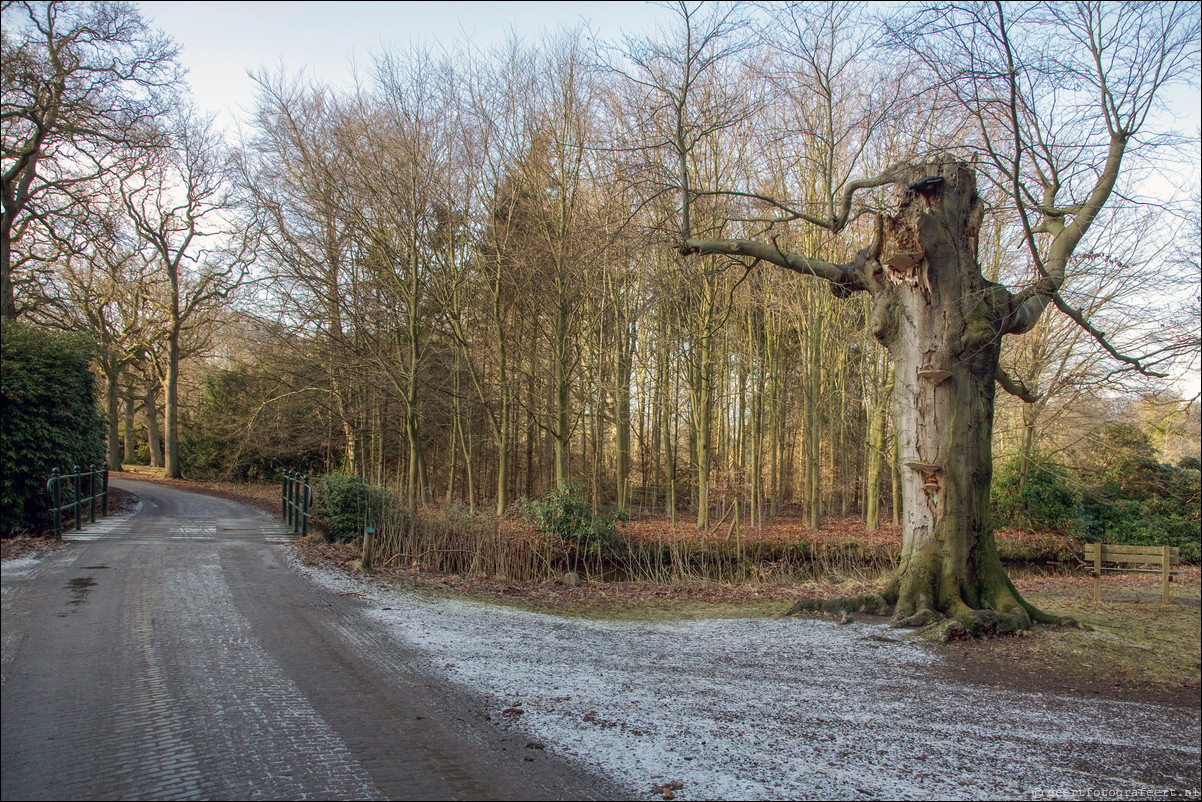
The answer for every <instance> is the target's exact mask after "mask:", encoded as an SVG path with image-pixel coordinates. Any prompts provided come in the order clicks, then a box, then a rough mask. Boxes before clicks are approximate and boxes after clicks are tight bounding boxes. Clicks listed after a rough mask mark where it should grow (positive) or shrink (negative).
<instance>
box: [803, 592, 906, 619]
mask: <svg viewBox="0 0 1202 802" xmlns="http://www.w3.org/2000/svg"><path fill="white" fill-rule="evenodd" d="M892 610H893V604H892V603H890V601H889V600H888V599H886V598H885V597H884V596H883V595H881V594H879V593H867V594H865V595H863V596H843V597H840V598H836V599H802V600H801V601H799V602H797V603H796V604H794V605H793V606H792V607H790V608H789V609H788V610H786V611H785V615H798V614H804V613H829V614H834V613H868V614H870V615H888V614H889V613H890V612H892Z"/></svg>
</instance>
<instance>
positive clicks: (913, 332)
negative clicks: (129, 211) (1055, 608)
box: [863, 163, 1041, 631]
mask: <svg viewBox="0 0 1202 802" xmlns="http://www.w3.org/2000/svg"><path fill="white" fill-rule="evenodd" d="M982 213H983V206H982V203H981V200H980V199H979V198H978V197H977V192H976V178H975V175H974V173H973V172H972V171H971V170H970V169H968V168H967V167H965V166H964V165H961V164H953V163H946V164H938V165H926V166H925V167H923V168H922V169H920V170H919V171H917V172H916V173H915V174H914V175H913V177H912V180H911V181H910V182H909V183H908V184H907V185H906V189H905V191H904V192H903V193H902V197H901V199H900V203H899V206H898V209H897V212H896V214H894V215H893V216H890V217H887V218H886V219H885V220H884V225H883V227H882V236H881V242H880V253H879V255H878V257H877V259H875V260H868V261H866V264H865V268H864V270H863V273H864V274H865V275H864V278H865V284H866V285H867V288H868V290H869V292H871V293H872V296H873V312H872V322H871V325H872V333H873V335H874V336H875V337H876V338H877V340H878V341H879V342H880V343H881V344H882V345H884V346H885V347H886V348H888V349H889V352H890V354H891V355H892V357H893V361H894V365H895V371H896V372H895V378H894V389H893V407H894V425H895V427H896V430H897V437H898V445H899V458H900V460H901V466H902V470H901V480H902V488H903V498H904V499H905V503H904V505H903V510H904V516H903V519H902V553H901V564H900V566H899V567H898V571H897V574H896V576H895V577H894V579H893V581H892V582H891V583H890V585H889V586H888V587H887V588H886V589H885V590H884V591H883V593H882V594H881V596H882V598H883V600H884V601H886V602H888V603H889V604H890V606H892V608H893V620H894V622H895V623H897V624H899V625H903V626H904V625H923V624H928V623H932V622H934V621H937V620H939V619H941V618H943V617H944V616H949V617H951V618H953V619H954V620H955V621H956V622H957V624H958V626H959V627H963V628H966V629H968V630H969V631H1010V630H1015V629H1021V628H1026V627H1029V626H1030V624H1031V621H1032V616H1035V617H1041V614H1040V613H1039V611H1038V610H1036V609H1035V608H1033V607H1031V606H1030V605H1029V604H1026V603H1025V602H1024V601H1023V600H1022V598H1021V596H1020V595H1019V594H1018V593H1017V591H1015V589H1014V586H1013V585H1012V584H1011V582H1010V580H1009V578H1008V576H1007V575H1006V572H1005V570H1004V569H1003V568H1002V564H1001V561H1000V560H999V558H998V555H997V549H996V546H995V541H994V536H993V529H992V525H991V523H990V520H989V489H990V480H991V477H992V475H993V454H992V450H991V438H992V433H993V412H994V386H995V385H994V375H995V373H996V371H997V367H998V355H999V352H1000V350H1001V339H1002V331H1003V328H1004V324H1005V321H1006V319H1007V317H1008V315H1009V314H1010V311H1011V296H1010V293H1009V292H1007V291H1006V290H1005V289H1004V288H1002V287H1001V286H999V285H997V284H993V283H992V282H989V281H987V280H986V279H985V278H984V277H983V276H982V275H981V269H980V265H979V264H978V262H977V232H978V229H979V227H980V223H981V218H982ZM952 628H953V629H956V628H957V626H955V625H954V626H953V627H952Z"/></svg>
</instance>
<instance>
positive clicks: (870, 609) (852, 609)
mask: <svg viewBox="0 0 1202 802" xmlns="http://www.w3.org/2000/svg"><path fill="white" fill-rule="evenodd" d="M807 613H810V614H814V613H817V614H825V615H840V616H841V623H842V622H845V621H846V620H847V616H848V615H849V614H851V613H867V614H870V615H891V614H892V615H893V616H894V618H893V620H892V621H890V622H889V626H891V627H898V628H906V629H914V630H917V631H918V633H919V634H920V635H922V636H923V637H925V638H928V639H930V640H934V641H938V642H940V643H946V642H947V641H949V640H968V639H971V638H992V637H997V636H999V635H1009V634H1014V633H1017V632H1021V631H1023V630H1027V629H1030V628H1031V626H1032V624H1035V623H1039V624H1050V625H1053V626H1062V627H1073V628H1076V627H1079V626H1080V624H1078V623H1077V622H1076V621H1075V620H1074V619H1072V618H1067V617H1058V616H1053V615H1049V614H1047V613H1045V612H1043V611H1042V610H1039V609H1038V608H1036V607H1034V606H1032V605H1030V604H1028V603H1026V602H1022V604H1021V605H1020V606H1016V607H1015V608H1014V609H1011V610H1008V611H998V610H974V609H972V608H969V607H968V606H967V605H959V606H958V609H956V610H955V612H954V613H953V614H951V615H945V614H944V613H941V612H939V611H937V610H934V609H931V608H930V607H922V608H921V609H919V610H917V611H915V612H913V613H911V614H909V615H903V616H901V617H897V614H896V607H895V605H894V604H893V603H892V602H890V600H889V599H888V598H887V597H886V596H885V595H883V594H879V593H870V594H865V595H863V596H843V597H839V598H834V599H802V600H801V601H798V602H796V603H795V604H794V605H793V606H792V607H790V608H789V609H788V610H787V611H786V612H785V613H784V614H785V615H786V616H792V615H804V614H807Z"/></svg>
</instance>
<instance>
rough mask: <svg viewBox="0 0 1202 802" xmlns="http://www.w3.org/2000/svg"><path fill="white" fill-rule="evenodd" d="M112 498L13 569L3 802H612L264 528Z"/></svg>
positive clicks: (0, 766)
mask: <svg viewBox="0 0 1202 802" xmlns="http://www.w3.org/2000/svg"><path fill="white" fill-rule="evenodd" d="M112 484H113V486H114V487H119V488H122V489H125V490H128V491H130V492H132V493H135V494H136V495H138V496H139V497H140V498H141V499H142V501H143V506H142V508H141V509H140V510H139V511H138V512H137V514H135V515H133V516H131V517H126V518H110V519H108V520H106V521H104V522H99V523H97V524H95V525H92V526H89V527H87V528H85V530H84V531H83V532H82V533H72V534H69V535H68V537H67V541H66V543H65V544H64V547H63V548H61V549H60V550H58V551H56V552H54V553H52V554H49V555H47V556H45V557H42V558H41V559H25V560H16V561H10V562H9V563H7V564H5V566H4V573H3V649H2V654H0V683H2V694H3V699H2V706H0V709H2V718H3V729H2V737H3V749H2V762H0V776H2V783H0V795H2V798H3V799H50V800H69V799H145V798H171V799H237V800H251V799H557V798H566V799H595V798H607V797H615V796H620V795H621V793H622V792H621V791H620V790H619V789H618V788H617V787H616V786H612V785H610V784H609V783H608V782H607V781H605V780H602V779H598V778H596V777H593V776H590V775H588V774H587V773H584V772H583V771H582V770H581V769H580V768H579V767H576V766H573V765H570V764H568V763H566V762H562V761H560V760H559V759H557V758H555V757H554V756H552V755H551V754H549V753H547V752H544V751H540V750H532V749H526V748H525V746H526V743H525V741H524V739H522V738H520V736H518V735H516V734H515V733H513V732H512V731H508V732H507V731H503V730H501V729H499V728H495V727H494V726H493V725H492V724H490V723H488V722H486V721H485V720H484V717H483V716H481V715H480V714H479V713H477V711H478V710H479V709H481V705H480V703H479V702H477V700H475V699H473V698H471V697H470V696H467V695H465V694H464V692H463V691H462V690H455V689H452V688H450V687H449V686H447V685H445V684H444V683H443V682H442V681H441V680H439V679H437V678H435V677H432V676H429V675H428V674H424V673H422V672H421V671H419V670H418V669H417V668H416V666H415V662H416V661H415V660H414V656H413V655H411V654H409V653H407V652H406V651H405V650H404V648H403V647H398V646H396V645H395V642H394V641H392V640H391V639H389V638H388V637H387V636H386V635H385V634H384V633H383V632H381V631H377V630H373V629H372V626H373V625H372V624H371V623H370V622H369V621H368V620H367V619H366V618H365V617H364V616H361V615H358V610H359V607H360V605H361V602H360V601H359V600H358V599H357V598H356V597H355V596H353V595H339V594H337V593H335V592H333V591H330V590H323V589H321V588H318V587H316V586H314V585H313V584H311V583H309V582H308V581H307V580H305V579H304V578H302V577H301V576H299V575H298V574H296V573H295V572H294V571H292V570H291V569H290V568H289V567H288V564H287V562H286V551H285V549H284V548H283V547H282V546H281V545H280V544H281V543H282V542H284V541H286V540H287V539H288V534H287V532H286V531H285V530H284V529H283V528H282V527H281V525H280V524H279V523H278V522H276V521H274V520H273V519H272V518H271V517H270V516H268V515H266V514H265V513H263V512H261V511H258V510H256V509H253V508H251V507H247V506H245V505H242V504H239V503H237V502H233V501H228V500H225V499H220V498H214V497H211V496H206V495H201V494H197V493H191V492H185V491H181V490H176V489H173V488H169V487H164V486H161V485H154V484H147V483H143V482H134V481H128V480H114V481H113V482H112ZM384 644H389V646H388V647H387V648H385V647H384Z"/></svg>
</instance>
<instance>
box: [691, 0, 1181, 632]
mask: <svg viewBox="0 0 1202 802" xmlns="http://www.w3.org/2000/svg"><path fill="white" fill-rule="evenodd" d="M1008 9H1009V7H1008V6H1003V5H1002V4H1000V3H995V4H992V5H985V4H975V5H972V6H968V7H966V8H963V9H961V8H952V9H945V8H943V7H940V9H939V10H938V11H932V12H930V13H929V14H920V15H918V17H917V18H916V19H915V20H914V21H913V22H912V23H910V24H909V25H907V26H904V27H903V28H900V29H899V32H901V33H903V34H904V36H905V37H906V39H905V41H908V42H912V43H914V45H913V46H914V51H913V52H915V53H926V54H928V55H927V57H926V59H927V63H928V66H930V68H931V69H932V70H934V71H936V74H938V75H939V76H940V81H941V83H942V84H943V85H944V86H950V87H952V89H953V90H954V91H955V92H956V95H955V96H956V98H957V99H958V100H959V101H960V103H961V105H962V106H963V108H964V109H966V110H967V111H968V112H969V113H970V114H973V115H976V118H977V119H978V120H980V122H981V125H980V132H981V136H982V140H983V141H984V142H985V143H986V144H989V143H992V146H990V147H987V148H986V150H985V152H986V153H987V154H988V156H989V158H990V160H991V162H992V165H993V167H994V169H995V170H996V171H997V172H996V173H995V174H992V175H994V176H995V177H996V179H997V180H996V183H997V185H998V187H999V188H1000V189H1002V190H1005V191H1006V193H1007V195H1008V197H1009V199H1010V201H1011V203H1012V207H1013V209H1014V211H1015V213H1016V215H1017V217H1018V220H1019V223H1020V226H1021V230H1022V232H1023V235H1024V237H1025V239H1026V240H1027V242H1028V246H1029V253H1030V257H1031V259H1032V262H1033V263H1034V265H1035V269H1036V276H1035V280H1034V281H1033V282H1032V283H1031V284H1030V285H1028V286H1027V287H1025V288H1022V289H1019V290H1017V291H1015V292H1011V291H1009V290H1007V289H1006V288H1005V287H1002V286H1001V285H998V284H996V283H993V282H990V281H988V280H986V279H985V277H984V276H983V275H982V271H981V266H980V263H979V261H978V256H977V243H978V236H979V232H980V228H981V223H982V220H983V217H984V215H985V212H986V208H985V203H984V201H983V199H982V195H981V193H980V192H979V191H978V187H977V180H976V172H975V171H974V170H973V168H972V167H971V166H969V165H968V164H966V163H964V162H962V161H960V160H958V159H956V158H955V157H954V155H952V154H948V155H946V156H942V157H937V158H933V159H930V160H929V161H926V162H925V163H918V164H911V165H900V166H896V167H892V168H890V169H887V170H885V171H884V172H882V173H880V174H878V175H876V176H873V177H870V178H865V179H860V180H857V181H850V182H848V183H847V184H845V185H844V187H843V190H842V192H841V196H840V199H839V202H838V204H837V205H836V206H835V208H834V209H832V210H830V212H828V215H824V216H817V215H807V216H806V217H805V218H804V219H806V220H808V221H809V222H811V223H813V224H815V225H818V226H820V227H822V228H826V229H828V230H830V231H832V232H841V231H843V230H845V229H846V228H847V227H848V224H849V222H850V221H851V220H853V219H854V218H855V215H856V212H854V211H853V205H854V202H855V198H856V194H857V193H858V192H860V191H861V190H865V189H869V188H873V187H883V186H886V185H892V186H894V187H896V188H897V194H896V196H895V198H894V200H893V201H892V203H891V208H890V210H889V211H888V212H882V213H879V214H878V215H877V225H876V233H875V236H874V238H873V241H872V243H871V244H870V245H869V246H868V247H866V248H864V249H862V250H861V251H859V252H858V253H857V254H856V256H855V257H854V258H853V259H852V260H850V261H848V262H846V263H841V264H840V263H835V262H829V261H825V260H821V259H814V258H809V257H807V256H804V255H802V254H800V253H797V252H794V251H792V250H790V249H787V248H785V247H784V246H783V243H781V242H779V241H778V240H775V239H773V240H772V241H768V242H764V241H757V240H752V239H700V238H696V237H693V238H686V239H685V240H684V242H682V244H681V250H682V252H683V253H686V254H726V255H730V256H734V257H741V258H744V259H749V260H758V261H762V262H766V263H769V264H773V265H778V266H780V267H783V268H785V269H788V270H793V271H796V272H799V273H803V274H807V275H811V276H816V277H818V278H821V279H825V280H826V281H827V282H829V283H830V285H831V288H832V290H833V291H834V292H835V294H836V295H838V296H841V297H847V296H850V295H852V294H854V293H858V292H866V293H869V294H870V295H871V297H872V314H871V321H870V326H871V330H872V333H873V335H874V336H875V337H876V339H877V340H878V341H879V342H880V343H881V344H882V345H884V346H885V347H886V348H887V349H888V350H889V351H890V354H891V356H892V358H893V361H894V365H895V375H894V389H893V398H894V421H895V425H896V429H897V436H898V439H899V449H900V459H901V461H902V463H903V465H904V469H903V471H902V482H903V487H904V498H905V506H904V520H903V542H902V557H901V564H900V566H899V569H898V571H897V574H896V575H895V576H894V578H893V580H892V581H891V582H890V583H889V585H888V586H887V587H886V588H885V589H884V590H883V591H882V592H881V593H879V594H875V595H871V596H867V597H860V598H855V599H844V600H839V601H837V602H834V603H801V604H799V605H798V606H797V608H796V609H860V608H871V609H876V610H880V611H886V610H890V611H892V615H893V620H894V622H895V624H897V625H901V626H919V625H926V624H932V623H936V622H943V623H942V630H941V631H942V632H943V634H944V635H945V636H947V635H951V634H952V633H955V632H960V633H963V632H965V631H968V632H987V631H1011V630H1015V629H1021V628H1025V627H1028V626H1030V624H1031V622H1032V621H1033V620H1050V619H1049V617H1048V616H1047V615H1045V614H1043V613H1041V612H1040V611H1039V610H1037V609H1036V608H1035V607H1033V606H1032V605H1030V604H1029V603H1027V602H1026V601H1024V600H1023V599H1022V597H1021V596H1020V594H1019V593H1018V592H1017V591H1016V590H1015V589H1014V586H1013V584H1012V583H1011V582H1010V580H1009V578H1008V576H1007V575H1006V572H1005V570H1004V569H1003V568H1002V565H1001V561H1000V559H999V558H998V555H997V549H996V546H995V543H994V538H993V532H992V528H991V526H990V521H989V488H990V477H991V475H992V469H993V466H992V452H991V435H992V428H993V410H994V384H995V377H996V378H997V380H1000V381H1001V382H1002V384H1003V386H1005V387H1009V388H1015V389H1018V388H1017V387H1016V385H1015V384H1014V382H1012V381H1011V380H1009V378H1008V377H1005V376H1003V375H1002V374H1000V371H999V367H998V355H999V351H1000V347H1001V342H1002V337H1003V336H1004V335H1006V334H1019V333H1022V332H1026V331H1029V330H1030V329H1031V328H1032V327H1033V326H1034V325H1035V323H1036V321H1037V320H1038V319H1039V316H1040V314H1041V313H1042V312H1043V311H1044V309H1045V308H1046V307H1047V306H1049V305H1050V304H1053V303H1055V304H1056V305H1057V306H1058V307H1059V308H1061V309H1062V310H1063V311H1065V313H1066V314H1068V315H1069V316H1070V317H1072V318H1073V319H1074V320H1076V321H1077V323H1078V324H1080V325H1082V326H1083V327H1085V328H1086V329H1087V330H1090V331H1091V333H1092V334H1093V335H1094V336H1095V338H1096V339H1097V340H1098V341H1099V342H1101V343H1102V344H1103V347H1105V348H1106V349H1107V350H1108V351H1110V352H1111V353H1112V354H1113V355H1114V356H1115V357H1116V358H1117V359H1119V360H1121V361H1123V362H1125V363H1127V364H1130V365H1132V366H1133V367H1135V368H1138V369H1146V366H1145V365H1144V364H1142V363H1141V362H1140V360H1139V359H1138V358H1136V357H1130V356H1127V355H1125V354H1121V353H1119V352H1118V351H1117V350H1116V349H1115V348H1114V347H1113V346H1111V345H1110V344H1109V343H1106V342H1105V340H1104V338H1103V336H1102V334H1101V332H1098V331H1096V330H1093V329H1092V327H1091V326H1090V324H1089V322H1088V321H1087V320H1085V319H1084V318H1083V317H1082V316H1081V315H1080V314H1079V313H1078V312H1076V311H1075V310H1074V309H1072V308H1071V307H1070V306H1069V305H1068V304H1067V303H1066V302H1065V301H1064V299H1062V298H1061V297H1060V295H1059V289H1060V287H1061V285H1062V284H1063V283H1064V281H1065V277H1066V273H1067V270H1068V269H1069V266H1070V264H1071V257H1072V255H1073V253H1074V252H1075V251H1076V249H1077V248H1078V246H1079V245H1080V244H1081V243H1082V242H1083V241H1084V240H1085V238H1086V234H1087V233H1088V231H1089V229H1090V227H1091V226H1092V225H1093V224H1094V222H1095V220H1097V219H1098V216H1099V213H1100V212H1101V211H1102V209H1103V208H1104V207H1105V206H1106V205H1107V203H1108V202H1110V201H1111V200H1112V197H1113V195H1114V190H1115V186H1116V184H1117V182H1118V179H1119V176H1120V173H1121V164H1122V162H1123V158H1124V156H1125V155H1126V154H1127V153H1128V150H1129V149H1131V146H1132V145H1134V144H1136V143H1137V142H1138V141H1139V140H1138V138H1137V136H1138V134H1139V132H1140V130H1141V127H1142V126H1143V124H1144V123H1145V121H1146V120H1147V118H1148V114H1149V112H1150V111H1151V109H1152V107H1153V103H1154V100H1155V98H1156V97H1157V92H1158V91H1159V90H1160V89H1162V88H1163V87H1164V85H1165V84H1166V83H1168V82H1171V81H1175V80H1179V79H1181V78H1183V77H1188V76H1189V75H1190V73H1191V72H1196V62H1197V58H1196V54H1197V48H1198V39H1197V34H1196V26H1195V24H1194V15H1193V13H1192V12H1191V11H1187V8H1186V7H1185V6H1170V5H1159V4H1158V5H1149V6H1139V7H1132V8H1129V7H1124V8H1123V10H1122V11H1121V12H1120V11H1119V10H1118V9H1109V8H1107V7H1104V6H1100V5H1098V6H1095V5H1078V6H1073V7H1071V8H1070V7H1068V6H1055V7H1044V6H1036V7H1025V6H1024V7H1023V12H1024V13H1023V14H1022V15H1020V17H1019V19H1018V20H1017V21H1012V20H1011V19H1009V16H1008V14H1009V12H1008ZM923 37H930V39H933V40H935V41H922V38H923ZM1016 41H1023V42H1026V43H1029V44H1030V45H1031V47H1032V48H1034V47H1037V46H1041V47H1042V50H1041V52H1035V51H1034V50H1031V51H1030V52H1018V51H1017V49H1016V47H1015V46H1014V44H1013V43H1014V42H1016ZM1039 43H1042V45H1040V44H1039ZM1053 45H1054V47H1053ZM983 53H987V54H988V55H991V56H992V57H993V58H994V60H993V61H992V62H989V63H984V56H983V55H982V54H983ZM1049 53H1050V54H1051V55H1052V56H1054V59H1055V60H1056V70H1055V74H1056V75H1057V77H1058V79H1059V81H1061V82H1068V83H1067V85H1062V86H1060V87H1055V88H1053V87H1049V86H1045V85H1043V82H1042V81H1041V80H1037V79H1039V78H1041V77H1042V76H1043V75H1044V74H1045V67H1046V65H1047V64H1048V59H1046V58H1044V56H1047V55H1048V54H1049ZM957 58H958V59H959V61H957ZM949 61H950V62H952V63H958V64H960V65H962V66H964V68H963V69H961V70H958V71H956V72H954V73H952V74H948V73H947V64H948V63H949ZM970 67H971V68H970ZM1049 91H1050V92H1052V94H1051V95H1050V96H1049V95H1045V94H1044V93H1045V92H1049ZM1057 92H1059V93H1061V94H1060V95H1059V97H1060V98H1062V99H1063V101H1064V103H1065V105H1068V104H1070V102H1071V105H1072V107H1073V109H1074V123H1075V124H1074V126H1073V131H1072V133H1073V138H1074V140H1075V142H1076V143H1078V144H1077V146H1075V147H1070V146H1069V144H1068V142H1065V141H1060V140H1056V139H1054V138H1053V137H1052V136H1051V133H1052V129H1051V128H1050V126H1049V124H1048V121H1049V119H1055V112H1056V111H1058V110H1059V108H1060V105H1061V104H1060V103H1058V102H1056V101H1057V97H1058V96H1057V94H1056V93H1057ZM998 131H1002V132H1004V133H1005V135H1006V137H1005V141H1004V142H998V141H997V138H996V137H997V132H998ZM1058 133H1060V134H1066V133H1068V132H1067V131H1064V130H1062V131H1059V132H1058ZM1087 135H1088V136H1087ZM1083 137H1084V138H1083ZM1082 143H1083V144H1082ZM684 195H685V200H686V203H687V201H688V198H689V192H688V190H687V189H686V190H685V192H684ZM784 206H785V204H777V208H782V207H784Z"/></svg>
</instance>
